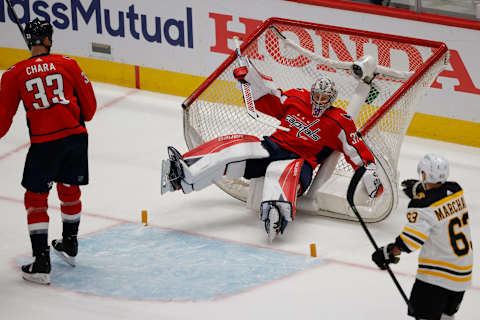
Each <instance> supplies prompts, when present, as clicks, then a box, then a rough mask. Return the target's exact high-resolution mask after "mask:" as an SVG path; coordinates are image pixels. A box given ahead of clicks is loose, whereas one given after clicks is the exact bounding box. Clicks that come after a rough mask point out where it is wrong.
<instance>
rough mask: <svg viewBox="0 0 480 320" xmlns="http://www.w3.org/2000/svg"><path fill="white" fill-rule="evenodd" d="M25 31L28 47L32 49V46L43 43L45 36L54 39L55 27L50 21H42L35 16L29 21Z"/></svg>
mask: <svg viewBox="0 0 480 320" xmlns="http://www.w3.org/2000/svg"><path fill="white" fill-rule="evenodd" d="M24 32H25V38H26V39H27V44H28V48H29V49H32V46H35V45H43V39H45V37H48V39H49V40H50V41H52V34H53V27H52V25H51V24H50V22H48V21H40V20H38V18H35V19H34V20H32V21H30V22H28V23H27V25H26V26H25V30H24ZM47 49H49V48H47Z"/></svg>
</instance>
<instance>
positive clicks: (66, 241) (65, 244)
mask: <svg viewBox="0 0 480 320" xmlns="http://www.w3.org/2000/svg"><path fill="white" fill-rule="evenodd" d="M52 247H53V251H54V252H55V254H56V255H57V256H59V257H60V258H62V259H63V261H65V262H66V263H68V264H69V265H71V266H72V267H75V257H76V256H77V253H78V241H77V236H68V237H64V238H63V239H57V240H53V241H52Z"/></svg>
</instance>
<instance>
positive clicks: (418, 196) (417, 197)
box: [413, 192, 425, 200]
mask: <svg viewBox="0 0 480 320" xmlns="http://www.w3.org/2000/svg"><path fill="white" fill-rule="evenodd" d="M423 198H425V193H424V192H419V193H417V194H416V195H414V196H413V199H417V200H420V199H423Z"/></svg>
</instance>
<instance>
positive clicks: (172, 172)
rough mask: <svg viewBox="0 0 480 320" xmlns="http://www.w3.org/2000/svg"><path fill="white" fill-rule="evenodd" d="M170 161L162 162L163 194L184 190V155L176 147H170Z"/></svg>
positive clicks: (168, 149)
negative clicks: (182, 183)
mask: <svg viewBox="0 0 480 320" xmlns="http://www.w3.org/2000/svg"><path fill="white" fill-rule="evenodd" d="M167 151H168V159H167V160H162V181H161V183H162V185H161V194H162V195H163V194H165V193H166V192H169V191H176V190H180V189H181V188H182V185H181V183H180V181H181V180H182V179H183V178H184V177H185V175H184V172H183V168H182V164H181V163H180V161H181V160H183V157H182V155H181V154H180V152H178V150H177V149H175V148H174V147H168V148H167Z"/></svg>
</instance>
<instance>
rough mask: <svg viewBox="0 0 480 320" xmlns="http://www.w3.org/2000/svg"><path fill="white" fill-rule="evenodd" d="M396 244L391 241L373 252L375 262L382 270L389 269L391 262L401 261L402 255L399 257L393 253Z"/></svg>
mask: <svg viewBox="0 0 480 320" xmlns="http://www.w3.org/2000/svg"><path fill="white" fill-rule="evenodd" d="M394 247H395V245H394V244H393V243H390V244H389V245H387V246H385V247H381V248H378V250H377V251H375V252H374V253H373V254H372V260H373V262H375V264H376V265H377V266H378V267H379V268H380V269H382V270H387V266H388V265H389V264H390V263H398V262H399V261H400V257H397V256H395V255H394V254H393V248H394Z"/></svg>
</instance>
